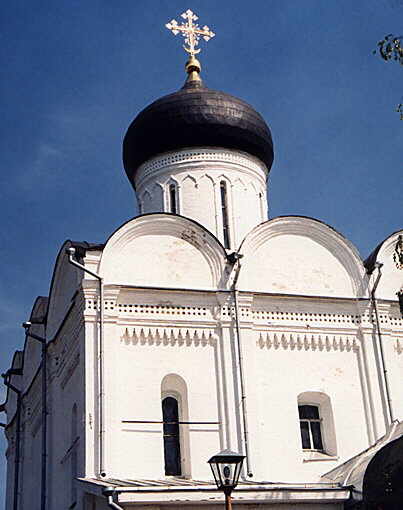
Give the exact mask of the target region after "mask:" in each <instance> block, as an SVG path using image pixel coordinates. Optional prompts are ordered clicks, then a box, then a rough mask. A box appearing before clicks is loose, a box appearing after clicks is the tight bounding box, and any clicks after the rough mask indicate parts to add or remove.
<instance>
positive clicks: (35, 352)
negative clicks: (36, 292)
mask: <svg viewBox="0 0 403 510" xmlns="http://www.w3.org/2000/svg"><path fill="white" fill-rule="evenodd" d="M47 311H48V298H47V297H43V296H38V297H37V298H36V300H35V303H34V306H33V307H32V312H31V315H30V317H29V320H30V322H31V323H32V326H30V331H31V333H34V334H36V335H38V336H40V337H42V338H43V337H44V336H45V321H46V316H47ZM41 361H42V344H41V343H40V342H39V341H38V340H35V339H33V338H32V337H30V336H26V339H25V344H24V350H23V364H22V366H23V381H24V382H23V388H24V391H25V390H27V388H28V387H29V385H30V384H31V382H32V379H33V377H34V376H35V374H36V372H37V370H38V368H39V366H40V364H41Z"/></svg>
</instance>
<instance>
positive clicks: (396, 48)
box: [372, 34, 403, 120]
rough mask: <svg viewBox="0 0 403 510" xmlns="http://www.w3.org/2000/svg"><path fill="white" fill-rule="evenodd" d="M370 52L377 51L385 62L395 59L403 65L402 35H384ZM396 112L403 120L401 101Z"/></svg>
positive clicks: (402, 104) (374, 52)
mask: <svg viewBox="0 0 403 510" xmlns="http://www.w3.org/2000/svg"><path fill="white" fill-rule="evenodd" d="M372 53H373V54H374V55H376V54H377V53H379V55H380V57H381V58H382V59H383V60H384V61H385V62H390V61H395V62H399V63H400V64H401V65H403V36H395V35H393V34H388V35H386V36H385V37H384V38H383V39H382V40H381V41H379V42H378V44H377V49H375V50H374V51H373V52H372ZM396 112H397V113H399V114H400V120H403V103H400V104H398V105H397V108H396Z"/></svg>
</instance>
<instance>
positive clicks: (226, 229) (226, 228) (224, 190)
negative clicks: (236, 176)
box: [220, 181, 230, 248]
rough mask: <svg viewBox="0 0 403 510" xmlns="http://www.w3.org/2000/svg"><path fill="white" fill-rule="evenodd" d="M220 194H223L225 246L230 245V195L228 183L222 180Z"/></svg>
mask: <svg viewBox="0 0 403 510" xmlns="http://www.w3.org/2000/svg"><path fill="white" fill-rule="evenodd" d="M220 196H221V215H222V229H223V237H224V247H225V248H229V247H230V233H229V223H228V196H227V183H226V182H225V181H221V182H220Z"/></svg>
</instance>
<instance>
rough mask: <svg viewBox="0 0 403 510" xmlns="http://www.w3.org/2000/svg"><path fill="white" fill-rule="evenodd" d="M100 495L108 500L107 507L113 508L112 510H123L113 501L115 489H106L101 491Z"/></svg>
mask: <svg viewBox="0 0 403 510" xmlns="http://www.w3.org/2000/svg"><path fill="white" fill-rule="evenodd" d="M102 494H103V495H104V496H105V497H106V498H107V500H108V506H109V507H110V508H114V510H124V509H123V507H121V506H119V505H118V504H117V503H116V502H115V501H114V496H115V494H117V492H116V491H115V489H114V488H113V487H106V488H105V489H104V490H103V491H102Z"/></svg>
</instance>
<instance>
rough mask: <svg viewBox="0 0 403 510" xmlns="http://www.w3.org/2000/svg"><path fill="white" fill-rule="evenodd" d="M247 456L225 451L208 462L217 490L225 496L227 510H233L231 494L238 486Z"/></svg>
mask: <svg viewBox="0 0 403 510" xmlns="http://www.w3.org/2000/svg"><path fill="white" fill-rule="evenodd" d="M244 458H245V455H241V454H239V453H236V452H232V451H231V450H223V451H222V452H220V453H217V455H213V456H212V457H211V459H210V460H209V461H208V463H209V464H210V467H211V471H212V472H213V476H214V480H215V483H216V485H217V489H219V490H221V491H223V492H224V494H225V509H226V510H231V492H232V491H233V490H234V489H235V487H236V486H237V485H238V479H239V475H240V473H241V469H242V463H243V459H244Z"/></svg>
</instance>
